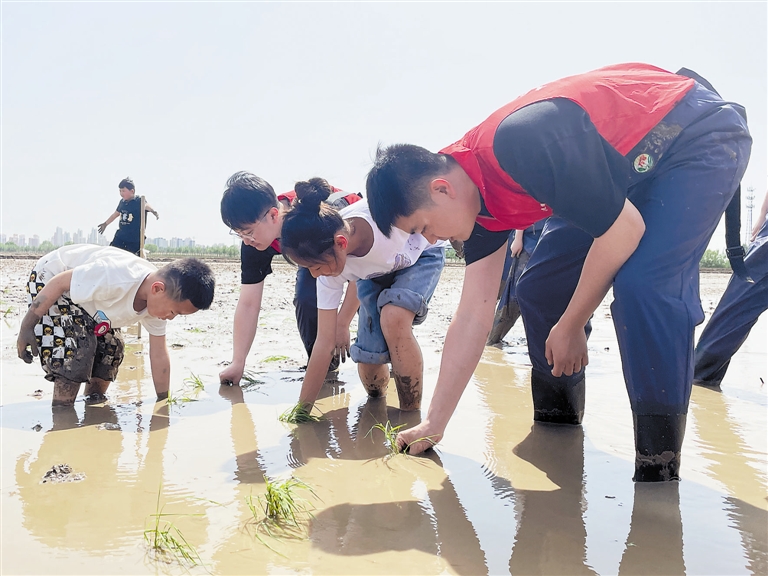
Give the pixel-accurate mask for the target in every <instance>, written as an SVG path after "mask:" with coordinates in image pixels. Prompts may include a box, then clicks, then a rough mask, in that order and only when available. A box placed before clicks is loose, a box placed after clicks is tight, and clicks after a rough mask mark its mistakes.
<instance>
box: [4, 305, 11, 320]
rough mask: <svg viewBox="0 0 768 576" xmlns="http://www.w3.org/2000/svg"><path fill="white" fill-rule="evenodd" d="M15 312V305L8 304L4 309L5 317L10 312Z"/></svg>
mask: <svg viewBox="0 0 768 576" xmlns="http://www.w3.org/2000/svg"><path fill="white" fill-rule="evenodd" d="M12 313H13V306H8V308H6V309H5V310H3V317H5V316H8V315H9V314H12Z"/></svg>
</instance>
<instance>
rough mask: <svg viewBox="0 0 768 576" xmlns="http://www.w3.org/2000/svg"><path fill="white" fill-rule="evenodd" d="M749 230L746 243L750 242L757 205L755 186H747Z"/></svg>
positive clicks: (745, 238)
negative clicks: (753, 211) (754, 211)
mask: <svg viewBox="0 0 768 576" xmlns="http://www.w3.org/2000/svg"><path fill="white" fill-rule="evenodd" d="M746 198H747V231H746V233H745V234H744V244H749V239H750V235H751V234H752V210H753V209H754V207H755V188H754V186H749V187H747V196H746Z"/></svg>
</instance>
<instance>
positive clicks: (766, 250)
mask: <svg viewBox="0 0 768 576" xmlns="http://www.w3.org/2000/svg"><path fill="white" fill-rule="evenodd" d="M745 263H746V265H747V269H748V270H749V273H750V275H751V276H752V279H753V280H754V281H755V282H754V283H751V282H747V281H746V280H743V279H742V278H739V277H738V276H736V275H735V274H734V275H733V276H731V280H730V281H729V282H728V287H727V288H726V289H725V292H724V293H723V297H722V298H721V299H720V302H719V304H718V305H717V308H716V309H715V312H714V314H712V318H710V320H709V323H708V324H707V325H706V327H705V328H704V331H703V332H702V333H701V337H700V338H699V343H698V344H697V345H696V354H695V364H694V372H693V378H694V380H693V383H694V384H701V385H705V386H719V385H720V382H722V380H723V377H724V376H725V372H726V371H727V370H728V365H729V364H730V363H731V358H732V357H733V355H734V354H736V352H737V351H738V349H739V348H741V345H742V344H744V341H745V340H746V339H747V336H748V335H749V331H750V330H751V329H752V326H754V325H755V322H757V319H758V317H759V316H760V314H762V313H763V312H765V311H766V310H768V221H766V222H765V223H764V224H763V227H762V228H761V229H760V233H759V234H758V237H757V239H756V241H755V242H754V244H752V246H751V247H750V249H749V252H748V253H747V257H746V259H745Z"/></svg>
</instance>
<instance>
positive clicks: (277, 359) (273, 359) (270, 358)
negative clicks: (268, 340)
mask: <svg viewBox="0 0 768 576" xmlns="http://www.w3.org/2000/svg"><path fill="white" fill-rule="evenodd" d="M282 360H288V356H267V357H266V358H264V359H263V360H262V362H281V361H282Z"/></svg>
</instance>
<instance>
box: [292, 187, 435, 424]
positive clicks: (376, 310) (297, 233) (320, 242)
mask: <svg viewBox="0 0 768 576" xmlns="http://www.w3.org/2000/svg"><path fill="white" fill-rule="evenodd" d="M324 187H327V183H326V182H325V180H322V179H321V178H313V179H311V180H310V181H309V182H298V183H297V184H296V187H295V190H296V194H297V196H298V199H299V201H298V202H297V203H296V204H295V206H294V209H293V210H292V211H291V213H290V214H289V215H287V216H286V217H285V219H284V221H283V229H282V238H281V243H282V247H283V254H285V255H286V256H287V257H288V258H290V259H291V260H293V261H294V262H296V263H297V264H298V265H299V266H303V267H305V268H307V269H308V270H309V272H310V273H311V274H312V276H314V277H316V278H317V307H318V333H317V340H316V341H315V346H314V348H313V350H312V356H311V357H310V360H309V365H308V367H307V373H306V376H305V378H304V384H303V385H302V389H301V394H300V398H299V402H300V404H302V405H304V406H307V405H311V404H312V403H313V402H314V401H315V399H316V398H317V394H318V392H319V390H320V387H321V386H322V383H323V378H324V375H325V371H326V370H327V369H328V364H329V362H330V361H331V358H332V357H333V356H334V355H340V356H341V357H342V358H344V357H345V355H346V354H347V353H349V355H350V357H351V358H352V360H354V361H355V362H356V363H357V367H358V373H359V374H360V380H361V381H362V383H363V385H364V386H365V388H366V391H367V392H368V395H369V396H371V397H378V396H384V395H386V390H387V386H388V384H389V379H390V369H389V366H388V363H389V362H391V363H392V372H393V374H394V378H395V384H396V386H397V393H398V398H399V401H400V409H401V410H404V411H411V410H419V408H420V407H421V395H422V376H423V361H422V356H421V349H420V348H419V344H418V342H417V341H416V338H415V337H414V335H413V330H412V326H413V325H414V324H420V323H421V322H423V321H424V319H425V318H426V315H427V311H428V304H429V300H430V298H431V297H432V294H433V292H434V290H435V287H436V286H437V282H438V280H439V279H440V274H441V272H442V270H443V266H444V264H445V249H444V246H443V244H447V243H439V245H434V244H430V243H429V242H428V241H427V240H426V239H425V238H424V236H422V235H421V234H408V233H407V232H404V231H402V230H395V231H394V232H393V233H392V235H391V237H389V238H387V237H386V236H385V235H384V234H383V233H382V232H381V231H380V230H379V229H378V228H377V227H376V224H375V223H374V222H373V219H372V218H371V213H370V210H369V209H368V203H367V202H366V201H365V200H362V201H360V202H356V203H355V204H352V205H350V206H347V207H346V208H344V209H342V210H341V211H336V210H334V209H333V208H331V207H329V206H323V205H322V204H321V203H320V198H321V197H322V195H323V194H322V192H321V190H322V189H323V188H324ZM347 282H348V283H349V285H348V287H347V295H346V297H345V298H344V303H343V304H342V305H341V308H340V309H339V304H340V303H341V300H342V294H343V291H344V285H345V284H346V283H347ZM358 299H359V306H360V311H359V318H358V331H357V338H356V340H355V343H354V345H352V346H350V337H349V323H350V321H351V320H352V317H353V316H354V313H355V310H356V309H357V305H358Z"/></svg>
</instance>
